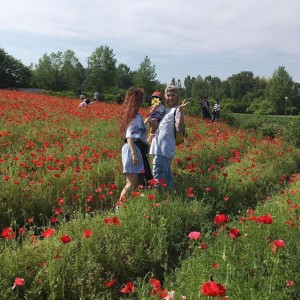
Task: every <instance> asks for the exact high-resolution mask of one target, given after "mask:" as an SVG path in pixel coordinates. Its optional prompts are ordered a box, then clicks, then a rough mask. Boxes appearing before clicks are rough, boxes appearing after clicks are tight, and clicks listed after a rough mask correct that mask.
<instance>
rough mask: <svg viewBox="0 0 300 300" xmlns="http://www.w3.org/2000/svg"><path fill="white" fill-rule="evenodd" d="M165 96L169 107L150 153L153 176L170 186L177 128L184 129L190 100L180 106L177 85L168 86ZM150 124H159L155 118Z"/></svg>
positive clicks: (171, 184)
mask: <svg viewBox="0 0 300 300" xmlns="http://www.w3.org/2000/svg"><path fill="white" fill-rule="evenodd" d="M164 97H165V104H166V106H167V107H168V108H167V109H166V111H165V115H164V117H163V118H162V120H161V121H160V123H159V125H158V127H157V129H156V132H155V136H154V138H153V140H152V143H151V146H150V152H149V153H150V154H151V155H153V166H152V174H153V177H154V178H155V179H157V180H163V182H164V183H166V184H167V186H168V187H173V186H174V180H173V175H172V171H171V161H172V159H173V158H174V156H175V147H176V143H175V139H176V137H175V130H176V131H177V132H178V131H182V132H183V131H184V111H185V107H186V105H187V104H188V102H186V100H183V102H182V104H181V105H179V106H178V102H179V96H178V90H177V87H176V86H175V85H169V86H167V88H166V89H165V95H164ZM150 126H151V127H152V126H153V127H155V126H157V122H156V121H155V119H154V121H153V122H152V121H151V122H150Z"/></svg>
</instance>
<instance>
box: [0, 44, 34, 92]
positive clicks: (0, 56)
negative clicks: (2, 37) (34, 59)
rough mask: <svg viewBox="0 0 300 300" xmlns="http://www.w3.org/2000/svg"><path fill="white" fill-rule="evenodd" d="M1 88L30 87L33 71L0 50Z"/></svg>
mask: <svg viewBox="0 0 300 300" xmlns="http://www.w3.org/2000/svg"><path fill="white" fill-rule="evenodd" d="M0 78H1V80H0V88H8V87H19V88H20V87H29V86H30V82H31V79H32V71H31V70H30V68H29V67H27V66H25V65H24V64H23V63H22V62H21V61H20V60H17V59H16V58H14V57H13V56H11V55H8V54H7V53H6V52H5V51H4V49H2V48H0Z"/></svg>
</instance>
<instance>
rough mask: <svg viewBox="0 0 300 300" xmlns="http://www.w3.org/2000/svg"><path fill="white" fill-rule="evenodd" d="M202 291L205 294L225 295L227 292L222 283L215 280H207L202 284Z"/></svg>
mask: <svg viewBox="0 0 300 300" xmlns="http://www.w3.org/2000/svg"><path fill="white" fill-rule="evenodd" d="M201 293H202V294H203V295H204V296H210V297H217V296H221V297H223V296H225V294H226V288H225V287H224V286H223V285H222V284H221V283H216V282H214V281H207V282H204V283H203V284H202V286H201Z"/></svg>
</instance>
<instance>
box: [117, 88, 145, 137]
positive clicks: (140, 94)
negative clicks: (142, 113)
mask: <svg viewBox="0 0 300 300" xmlns="http://www.w3.org/2000/svg"><path fill="white" fill-rule="evenodd" d="M144 96H145V90H144V89H142V88H133V87H132V88H130V89H129V90H128V91H127V93H126V96H125V99H124V102H123V110H122V113H121V115H120V120H121V122H120V133H121V135H122V136H123V135H124V133H125V132H126V130H127V127H128V126H129V124H130V123H131V121H132V120H133V119H134V118H135V116H136V114H137V113H138V111H139V109H140V107H141V105H142V103H143V100H144Z"/></svg>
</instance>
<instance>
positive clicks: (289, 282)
mask: <svg viewBox="0 0 300 300" xmlns="http://www.w3.org/2000/svg"><path fill="white" fill-rule="evenodd" d="M294 284H295V282H294V281H293V280H287V281H286V286H293V285H294Z"/></svg>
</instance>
